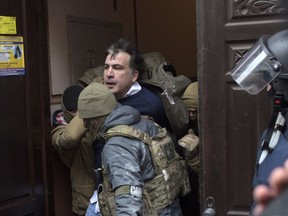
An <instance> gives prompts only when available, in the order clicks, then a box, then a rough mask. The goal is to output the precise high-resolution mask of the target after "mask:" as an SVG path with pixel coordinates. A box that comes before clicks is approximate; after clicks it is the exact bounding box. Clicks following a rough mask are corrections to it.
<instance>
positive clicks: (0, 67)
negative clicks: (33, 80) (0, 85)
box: [0, 36, 25, 76]
mask: <svg viewBox="0 0 288 216" xmlns="http://www.w3.org/2000/svg"><path fill="white" fill-rule="evenodd" d="M13 75H25V62H24V47H23V37H21V36H0V76H13Z"/></svg>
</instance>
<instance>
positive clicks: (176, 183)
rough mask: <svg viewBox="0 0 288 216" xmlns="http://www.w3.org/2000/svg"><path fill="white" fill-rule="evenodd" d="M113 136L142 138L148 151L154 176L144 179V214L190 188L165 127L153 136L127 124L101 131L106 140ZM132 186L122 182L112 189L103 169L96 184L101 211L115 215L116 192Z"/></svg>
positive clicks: (188, 190) (168, 202) (170, 201)
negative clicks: (101, 175) (100, 181)
mask: <svg viewBox="0 0 288 216" xmlns="http://www.w3.org/2000/svg"><path fill="white" fill-rule="evenodd" d="M114 136H124V137H128V138H130V139H136V140H140V141H142V142H144V143H145V144H146V145H147V146H148V148H149V151H150V154H151V159H152V164H153V168H154V170H155V172H156V176H155V177H154V178H153V179H150V180H149V181H147V182H145V183H144V188H143V196H142V198H143V201H144V203H145V208H144V215H149V216H154V215H155V216H156V215H158V213H159V211H161V210H162V209H163V208H165V207H166V206H168V205H170V204H171V203H173V202H174V201H175V199H176V198H177V197H178V196H184V195H186V194H188V193H189V192H190V184H189V179H188V174H187V169H186V164H185V162H184V161H183V160H182V159H181V157H180V156H179V155H178V154H177V152H176V151H175V149H174V144H173V141H172V139H171V137H170V136H169V135H168V134H167V131H166V129H165V128H161V129H160V131H159V133H158V134H157V135H156V136H153V137H150V136H149V135H148V134H146V133H144V132H142V131H140V130H139V129H137V128H134V127H132V126H127V125H118V126H116V127H113V128H111V129H109V130H108V131H107V132H106V133H104V134H103V135H102V137H103V138H104V140H105V141H106V142H107V140H109V138H111V137H114ZM130 190H131V188H129V187H128V186H122V187H120V188H117V189H116V191H115V192H114V191H112V188H111V186H110V184H109V180H108V173H107V171H106V170H105V169H104V170H103V183H102V184H100V185H99V187H98V198H99V205H100V211H101V214H102V215H103V216H107V215H115V200H114V197H115V194H116V195H119V194H125V193H129V191H130Z"/></svg>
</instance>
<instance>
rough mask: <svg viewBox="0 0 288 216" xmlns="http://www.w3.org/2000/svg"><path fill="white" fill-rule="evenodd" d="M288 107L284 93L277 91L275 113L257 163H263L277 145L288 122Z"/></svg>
mask: <svg viewBox="0 0 288 216" xmlns="http://www.w3.org/2000/svg"><path fill="white" fill-rule="evenodd" d="M286 109H287V101H285V100H284V99H283V94H282V93H279V92H278V93H277V92H276V93H275V95H274V105H273V113H272V116H271V119H270V123H269V127H268V129H267V132H266V135H265V138H264V140H263V142H262V144H261V150H262V152H261V155H260V158H259V160H258V162H257V165H259V164H261V163H262V162H263V161H264V159H265V158H266V157H267V155H268V154H269V153H271V152H272V151H273V149H274V148H275V146H276V145H277V143H278V141H279V138H280V135H281V132H283V131H284V126H285V122H286V118H285V116H286Z"/></svg>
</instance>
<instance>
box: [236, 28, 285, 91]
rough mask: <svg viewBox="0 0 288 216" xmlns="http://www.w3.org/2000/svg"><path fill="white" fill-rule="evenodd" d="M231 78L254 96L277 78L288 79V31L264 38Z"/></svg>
mask: <svg viewBox="0 0 288 216" xmlns="http://www.w3.org/2000/svg"><path fill="white" fill-rule="evenodd" d="M231 76H232V78H233V79H234V80H235V81H236V82H237V83H238V84H239V85H240V86H241V87H242V88H243V89H245V90H246V91H247V92H248V93H250V94H253V95H254V94H258V93H259V92H260V91H261V90H262V89H263V88H265V87H266V86H267V85H268V84H269V83H270V82H271V81H272V80H274V79H275V78H276V77H277V76H278V77H279V78H283V79H288V29H287V30H283V31H280V32H278V33H276V34H274V35H272V36H270V37H268V36H262V37H261V38H260V39H259V40H258V41H257V42H256V43H255V45H254V46H253V47H252V48H251V49H250V50H249V51H247V53H245V55H244V57H243V58H242V59H241V60H240V61H239V62H238V63H237V64H236V65H235V67H234V68H233V69H232V70H231Z"/></svg>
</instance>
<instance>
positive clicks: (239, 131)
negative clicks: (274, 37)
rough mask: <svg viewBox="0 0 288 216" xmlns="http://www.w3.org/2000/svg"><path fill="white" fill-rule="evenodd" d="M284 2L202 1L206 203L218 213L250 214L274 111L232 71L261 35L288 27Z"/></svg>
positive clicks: (200, 34) (200, 61)
mask: <svg viewBox="0 0 288 216" xmlns="http://www.w3.org/2000/svg"><path fill="white" fill-rule="evenodd" d="M283 4H284V1H283V2H282V1H280V0H264V1H263V0H235V1H234V0H217V1H215V0H198V1H197V32H198V36H197V38H198V80H199V94H200V108H199V109H200V117H199V119H200V120H199V125H200V139H201V154H202V161H201V162H202V168H203V170H202V175H201V182H202V184H201V203H202V206H201V207H202V210H204V209H205V207H206V206H205V201H206V199H207V198H208V197H212V198H213V199H214V200H215V207H216V213H217V215H218V216H219V215H220V216H222V215H231V216H232V215H238V216H239V215H248V214H249V209H250V205H251V203H252V189H251V186H252V178H253V172H254V165H255V156H256V146H257V144H258V138H259V136H260V134H261V132H262V131H263V130H264V129H265V128H266V127H267V126H268V123H269V119H270V113H271V110H272V105H271V101H270V100H269V98H268V96H267V95H266V93H265V92H261V94H259V95H256V96H252V95H249V94H248V93H246V92H245V91H244V90H242V89H241V88H239V87H238V86H237V84H236V83H235V82H234V81H233V80H232V78H231V77H230V75H229V70H230V69H231V68H232V66H233V65H234V64H235V61H236V60H237V59H238V58H241V56H242V55H243V53H245V51H247V50H248V49H249V48H250V47H251V46H252V45H253V43H254V42H255V41H256V40H257V39H258V38H259V37H260V36H261V35H263V34H271V33H275V32H277V31H279V30H282V29H284V28H285V27H287V24H286V20H283V17H282V15H281V14H283V12H285V10H286V8H285V7H284V5H283ZM285 25H286V26H285Z"/></svg>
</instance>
